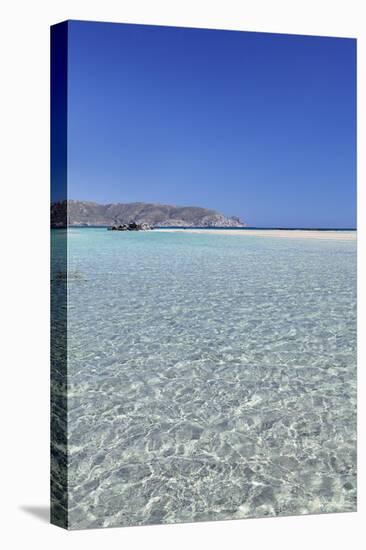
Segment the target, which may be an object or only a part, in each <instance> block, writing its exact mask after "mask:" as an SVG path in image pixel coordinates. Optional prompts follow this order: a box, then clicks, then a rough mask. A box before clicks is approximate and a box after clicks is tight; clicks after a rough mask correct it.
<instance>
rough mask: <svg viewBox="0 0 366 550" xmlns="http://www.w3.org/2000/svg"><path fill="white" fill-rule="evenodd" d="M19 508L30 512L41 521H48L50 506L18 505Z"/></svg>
mask: <svg viewBox="0 0 366 550" xmlns="http://www.w3.org/2000/svg"><path fill="white" fill-rule="evenodd" d="M20 509H21V510H22V511H23V512H26V513H27V514H30V515H32V516H34V517H36V518H38V519H39V520H41V521H42V522H43V523H49V522H50V507H49V506H20Z"/></svg>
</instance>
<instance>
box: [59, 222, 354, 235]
mask: <svg viewBox="0 0 366 550" xmlns="http://www.w3.org/2000/svg"><path fill="white" fill-rule="evenodd" d="M108 227H110V226H109V225H91V224H90V225H86V224H85V225H81V224H80V225H79V224H72V225H68V226H67V227H52V229H107V228H108ZM153 229H154V230H162V229H163V230H174V231H175V230H185V231H187V230H188V231H191V230H194V231H196V230H200V231H201V230H202V231H248V232H252V231H322V232H323V231H336V232H342V231H346V232H349V231H351V232H353V233H356V232H357V229H356V228H352V227H340V228H338V227H256V226H253V227H249V226H243V227H203V226H181V225H170V226H165V225H156V226H154V227H153Z"/></svg>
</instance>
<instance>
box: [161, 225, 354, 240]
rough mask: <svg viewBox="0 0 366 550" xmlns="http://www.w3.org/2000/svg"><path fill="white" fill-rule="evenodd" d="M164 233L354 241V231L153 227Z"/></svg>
mask: <svg viewBox="0 0 366 550" xmlns="http://www.w3.org/2000/svg"><path fill="white" fill-rule="evenodd" d="M154 231H160V232H164V233H177V232H178V233H198V234H201V235H210V234H214V235H236V236H239V235H240V236H245V237H276V238H277V237H279V238H284V239H318V240H327V241H328V240H331V241H333V240H336V241H353V240H354V241H355V240H356V239H357V233H356V231H346V230H345V231H332V230H329V231H325V230H322V231H321V230H316V229H315V230H310V229H309V230H308V229H229V228H228V229H204V228H202V229H196V228H187V229H183V228H177V229H176V228H174V229H173V228H166V229H165V228H164V229H154Z"/></svg>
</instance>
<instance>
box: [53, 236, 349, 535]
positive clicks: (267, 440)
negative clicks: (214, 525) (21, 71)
mask: <svg viewBox="0 0 366 550" xmlns="http://www.w3.org/2000/svg"><path fill="white" fill-rule="evenodd" d="M56 233H57V232H56ZM60 238H61V237H60ZM56 239H57V235H56ZM68 252H69V256H68V262H69V264H68V297H69V303H68V374H69V380H68V382H69V388H68V391H69V393H68V422H69V424H68V426H69V434H68V440H69V453H70V454H69V472H68V473H69V478H68V482H69V507H70V508H69V510H70V511H69V520H70V527H71V528H85V527H107V526H118V525H132V524H149V523H159V522H180V521H193V520H209V519H211V520H214V519H231V518H244V517H258V516H265V515H289V514H303V513H319V512H338V511H352V510H355V506H356V446H355V445H356V443H355V441H356V424H355V423H356V416H355V415H356V412H355V400H356V356H355V349H356V243H355V241H326V240H324V241H323V240H305V239H281V238H272V237H254V236H250V237H246V236H241V235H237V236H236V235H199V234H188V233H187V234H185V233H184V234H182V233H158V232H155V233H154V232H153V231H152V232H146V233H144V232H137V233H119V232H118V233H117V232H110V231H107V230H106V229H90V228H88V229H70V230H69V238H68Z"/></svg>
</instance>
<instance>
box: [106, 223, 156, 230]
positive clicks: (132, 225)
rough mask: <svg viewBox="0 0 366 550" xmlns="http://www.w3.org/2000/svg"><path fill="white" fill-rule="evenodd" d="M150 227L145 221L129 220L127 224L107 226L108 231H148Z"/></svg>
mask: <svg viewBox="0 0 366 550" xmlns="http://www.w3.org/2000/svg"><path fill="white" fill-rule="evenodd" d="M151 229H152V227H151V226H150V225H149V224H147V223H136V222H130V223H129V224H128V225H127V224H123V225H112V227H108V230H109V231H150V230H151Z"/></svg>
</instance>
